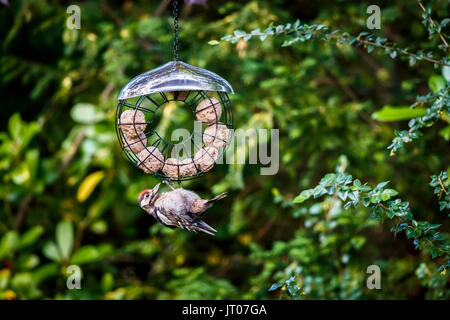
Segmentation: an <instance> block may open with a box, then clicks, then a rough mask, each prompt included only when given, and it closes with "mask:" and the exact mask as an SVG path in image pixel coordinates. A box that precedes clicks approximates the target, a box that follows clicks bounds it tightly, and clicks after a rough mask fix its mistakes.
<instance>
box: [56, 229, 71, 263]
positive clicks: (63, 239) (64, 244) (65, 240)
mask: <svg viewBox="0 0 450 320" xmlns="http://www.w3.org/2000/svg"><path fill="white" fill-rule="evenodd" d="M56 243H57V244H58V248H59V252H60V253H61V256H62V258H64V259H67V258H68V257H69V256H70V253H71V252H72V246H73V226H72V222H70V221H61V222H60V223H58V225H57V226H56Z"/></svg>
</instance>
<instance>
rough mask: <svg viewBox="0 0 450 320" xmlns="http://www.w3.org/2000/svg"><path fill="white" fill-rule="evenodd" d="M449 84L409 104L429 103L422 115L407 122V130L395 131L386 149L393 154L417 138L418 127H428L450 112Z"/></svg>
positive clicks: (415, 105)
mask: <svg viewBox="0 0 450 320" xmlns="http://www.w3.org/2000/svg"><path fill="white" fill-rule="evenodd" d="M448 91H449V85H448V84H447V85H445V87H444V88H442V89H440V90H439V91H437V92H435V93H432V92H430V93H428V94H427V95H425V96H418V97H417V100H416V102H415V103H414V104H413V105H411V108H414V107H417V106H422V105H426V104H428V105H431V106H430V107H429V108H427V109H426V113H425V115H424V116H421V117H417V118H414V119H411V120H410V121H409V122H408V126H409V130H402V131H395V135H396V137H395V138H394V139H393V140H392V143H391V145H389V146H388V149H390V150H391V155H394V154H395V152H397V151H398V150H399V149H400V148H402V147H403V146H404V144H405V143H408V142H411V141H412V140H414V139H418V138H419V137H420V136H421V135H422V133H421V132H420V130H419V129H421V128H423V127H430V126H432V125H433V124H434V123H435V122H436V121H438V120H439V119H441V118H442V117H443V116H445V114H449V113H450V97H449V92H448Z"/></svg>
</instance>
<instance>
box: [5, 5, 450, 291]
mask: <svg viewBox="0 0 450 320" xmlns="http://www.w3.org/2000/svg"><path fill="white" fill-rule="evenodd" d="M10 2H11V3H10V4H9V5H8V6H4V5H2V6H1V7H0V30H1V31H0V39H1V41H0V43H1V46H2V47H1V51H2V52H1V55H0V68H1V77H0V93H1V97H2V108H1V110H0V113H1V117H0V123H1V130H0V178H1V184H0V196H1V203H0V298H1V299H42V298H46V299H236V298H246V299H248V298H250V299H277V298H282V299H284V298H296V299H336V298H341V299H382V298H384V299H406V298H428V299H448V298H449V295H450V290H449V280H448V273H449V271H450V270H449V268H450V266H449V265H448V242H446V241H447V239H448V234H447V233H446V231H447V230H448V227H449V223H448V212H449V191H448V190H449V180H448V179H447V172H448V170H449V163H450V162H449V161H450V152H449V146H448V140H449V139H450V127H449V124H448V122H449V119H450V117H449V114H448V107H449V106H448V103H449V102H448V101H449V98H448V86H449V80H450V79H449V72H450V71H449V69H448V67H443V66H442V64H436V65H435V64H434V63H432V62H430V61H427V60H426V59H424V57H428V58H429V57H431V55H432V57H433V59H437V60H439V61H441V62H443V63H444V64H445V63H447V62H448V59H447V58H448V57H447V56H446V55H448V49H447V48H446V47H445V46H443V44H442V41H441V40H442V39H441V37H440V35H442V36H443V37H445V39H448V36H447V34H448V28H449V24H448V19H447V18H448V16H447V15H448V12H447V9H448V2H447V1H446V0H433V1H426V2H423V5H424V6H425V7H426V8H430V9H431V10H429V11H428V10H427V11H426V12H425V13H424V12H423V10H422V9H421V7H420V6H419V5H418V3H416V2H415V1H406V0H403V1H396V2H395V3H394V2H392V1H381V2H380V3H378V5H379V6H380V7H381V17H382V24H381V30H371V31H370V32H371V34H370V35H369V34H366V33H365V32H367V31H368V30H367V29H366V19H367V17H368V15H367V14H366V8H367V7H368V6H369V5H370V4H372V3H371V2H367V1H334V2H329V1H313V2H312V1H280V0H276V1H246V2H237V1H225V2H223V1H211V0H210V1H208V5H207V7H202V6H192V7H184V8H183V10H182V20H181V25H180V27H181V29H180V59H181V60H184V61H185V62H187V63H190V64H193V65H197V66H199V67H202V68H207V69H209V70H212V71H214V72H216V73H218V74H220V75H222V76H223V77H224V78H226V79H227V80H229V82H230V83H231V84H232V85H233V88H234V90H235V91H236V94H235V95H233V96H231V99H232V104H233V108H234V119H235V124H236V127H237V128H278V129H280V170H279V172H278V173H277V175H276V176H261V175H260V170H259V169H260V166H258V165H217V166H216V167H215V168H214V170H213V171H211V172H210V173H208V174H207V175H206V176H205V177H203V178H201V179H198V180H194V181H190V182H185V183H183V186H184V187H186V188H189V189H193V190H196V191H198V192H199V193H200V194H201V195H203V196H206V197H208V196H211V194H212V193H218V192H222V191H228V192H229V197H228V198H226V199H225V200H223V201H222V202H221V203H218V204H217V205H216V206H215V207H213V208H212V209H211V210H210V211H209V212H208V214H207V216H205V219H206V221H207V222H208V223H209V224H211V225H212V226H214V227H215V228H216V229H217V230H218V233H217V237H216V238H212V237H208V236H204V235H198V234H192V233H189V232H187V231H183V230H171V229H167V228H164V227H162V226H161V225H160V224H157V223H156V222H155V221H154V220H153V219H152V218H151V217H149V216H148V215H146V214H145V213H144V212H143V211H142V210H141V209H140V208H139V207H138V205H137V200H136V199H137V195H138V194H139V192H140V191H141V190H142V189H144V188H148V187H152V186H154V184H155V183H156V182H157V180H156V179H155V178H153V177H151V176H148V175H145V174H143V173H142V172H141V171H140V170H139V169H137V168H134V167H133V166H132V165H131V164H130V163H129V162H127V161H126V159H125V157H124V155H123V154H122V151H121V149H120V147H119V144H118V142H117V141H116V137H115V131H114V114H115V106H116V103H117V101H116V97H117V95H118V92H119V90H120V89H121V87H122V86H123V85H124V84H125V83H127V82H128V81H129V80H130V79H131V78H132V77H134V76H135V75H137V74H140V73H142V72H144V71H147V70H149V69H152V68H155V67H157V66H159V65H161V64H163V63H165V62H167V61H168V60H171V59H172V58H173V57H172V29H171V16H170V13H171V10H170V7H167V2H166V1H152V2H151V3H149V2H148V1H133V2H132V1H84V2H80V3H78V4H79V6H80V8H81V29H79V30H76V29H74V30H70V29H68V28H66V19H67V17H68V16H69V14H67V13H66V9H67V6H68V5H69V4H63V3H60V2H54V1H47V0H36V1H25V0H23V1H10ZM430 17H431V18H432V19H434V21H435V22H436V23H435V25H432V24H431V23H430V22H429V18H430ZM297 19H299V21H301V22H299V24H298V25H297V27H295V28H300V26H303V27H305V25H307V26H312V25H314V28H307V29H306V30H313V31H314V30H315V31H320V32H321V34H324V33H326V32H325V31H326V30H341V31H340V32H341V33H340V34H341V35H342V36H343V37H344V38H345V39H344V40H345V41H340V39H339V38H338V39H334V40H333V41H331V40H332V39H327V38H326V37H315V36H314V32H312V33H311V34H310V33H308V32H309V31H308V32H307V33H306V34H305V33H303V32H304V30H305V29H302V30H300V29H299V30H297V31H295V32H293V33H290V34H288V35H285V34H284V32H282V31H283V30H286V29H288V28H287V27H286V26H287V25H288V23H291V26H290V28H294V24H295V21H296V20H297ZM279 25H283V26H284V27H283V29H278V31H277V29H276V28H277V26H279ZM320 25H322V26H324V27H319V26H320ZM268 26H269V27H270V28H274V29H272V31H270V30H269V31H270V32H272V34H273V35H275V36H274V37H267V36H266V37H263V38H264V39H261V36H262V33H263V32H265V31H262V32H261V31H259V33H258V32H256V33H258V37H259V39H256V40H255V41H253V40H252V41H249V40H250V38H249V37H245V35H246V34H247V33H246V32H251V30H267V29H266V28H267V27H268ZM325 27H326V28H325ZM236 30H246V31H240V32H238V34H236V33H235V31H236ZM270 32H269V33H270ZM296 32H297V33H296ZM298 32H300V33H298ZM277 33H279V35H278V36H277ZM361 33H363V35H362V37H364V38H363V40H365V41H371V42H375V45H372V47H371V45H370V44H367V43H366V44H364V43H363V42H360V41H356V36H357V35H361ZM372 34H373V36H372ZM226 35H234V36H237V37H239V39H237V40H236V41H234V43H231V42H232V41H230V42H221V41H218V39H221V38H223V37H224V36H226ZM285 36H287V37H288V43H286V42H285V41H286V40H287V39H286V38H285ZM296 37H297V38H298V39H296ZM352 37H355V40H354V41H353V38H352ZM371 37H373V38H371ZM241 38H242V39H241ZM244 38H245V39H244ZM379 39H381V40H379ZM384 39H389V41H387V40H384ZM230 40H231V39H230ZM261 40H263V41H261ZM289 41H291V42H289ZM350 42H351V43H350ZM355 42H358V43H360V45H359V46H358V45H356V43H355ZM377 42H379V43H377ZM386 43H389V45H392V46H394V47H395V48H401V50H397V49H396V50H387V51H386V50H384V49H383V48H379V47H378V46H377V45H385V44H386ZM283 44H284V46H283ZM405 48H408V52H411V53H414V55H415V57H414V61H412V59H411V58H410V57H411V55H410V54H405V52H403V51H402V50H404V49H405ZM394 52H395V53H394ZM403 56H407V60H406V61H405V60H403V59H397V57H400V58H401V57H403ZM418 102H419V105H418V104H417V103H418ZM409 105H413V106H414V109H409V108H408V107H405V106H409ZM171 116H172V117H173V118H174V119H175V120H174V121H177V115H171ZM178 120H180V119H178ZM408 120H409V127H410V129H409V130H404V129H405V127H406V126H407V125H408V124H407V123H406V122H408ZM180 121H181V120H180ZM418 129H423V130H421V132H420V131H419V130H418ZM396 130H398V132H397V133H394V131H396ZM419 137H420V138H419ZM412 139H414V141H412ZM392 140H393V144H394V143H395V146H394V147H391V149H392V150H394V151H395V155H391V154H390V151H389V150H387V147H388V146H389V145H390V144H391V142H392ZM405 142H410V143H408V144H405ZM329 172H331V173H333V172H336V173H335V174H334V175H333V174H332V175H326V174H327V173H329ZM350 175H351V176H350ZM322 177H324V179H325V180H323V179H322ZM337 177H339V179H341V178H342V179H343V181H340V180H339V179H337ZM321 179H322V180H321ZM347 180H348V181H347ZM357 181H358V182H357ZM359 181H364V182H366V181H367V183H368V184H367V185H365V184H364V185H363V184H362V183H361V182H359ZM382 181H390V184H389V188H387V187H386V185H384V184H381V183H380V182H382ZM341 182H343V183H341ZM347 182H348V183H347ZM316 185H317V186H318V187H314V186H316ZM331 186H333V188H337V189H333V190H331V189H330V187H331ZM350 186H352V187H355V188H354V189H352V190H351V192H348V191H349V190H348V188H350ZM368 186H371V187H370V188H369V189H367V188H368ZM322 187H323V188H322ZM373 187H375V188H374V189H371V188H373ZM430 187H431V188H430ZM310 188H313V189H310ZM316 188H318V189H316ZM365 188H366V189H365ZM322 189H323V190H322ZM363 189H364V190H363ZM302 190H307V191H304V192H303V193H302ZM314 190H315V191H314ZM316 191H317V193H316ZM354 191H360V192H361V194H358V195H355V194H354ZM346 192H347V193H346ZM345 193H346V194H345ZM344 195H345V197H344ZM299 196H300V198H298V197H299ZM296 197H297V198H296ZM347 197H349V199H350V200H351V201H352V203H350V205H346V203H347V202H348V199H347ZM371 197H373V199H374V200H373V201H372V198H371ZM391 197H392V198H394V197H397V198H399V199H402V200H399V201H400V202H395V201H397V200H393V199H390V198H391ZM308 198H311V199H309V200H308ZM367 198H368V201H369V202H370V203H371V205H369V204H368V205H367V206H366V205H365V203H367V202H365V201H367ZM294 199H296V200H294ZM300 200H301V201H300ZM356 200H358V201H361V202H362V204H363V205H362V206H359V205H358V206H356V205H355V204H357V203H359V202H356V203H355V201H356ZM387 201H393V202H387ZM394 202H395V203H394ZM352 204H354V205H355V206H353V205H352ZM376 204H381V205H380V206H378V207H379V208H380V210H381V211H379V210H378V209H377V210H374V208H372V205H376ZM382 206H387V207H388V208H387V209H386V208H383V207H382ZM394 206H396V207H395V208H394ZM391 207H392V208H391ZM391 209H392V210H391ZM389 210H391V211H389ZM402 210H403V211H402ZM383 212H386V216H383V214H381V213H383ZM403 213H405V215H406V216H407V217H408V218H411V219H408V224H407V226H406V225H403V227H401V223H403V221H401V222H400V224H399V221H397V219H396V218H395V219H390V218H393V217H394V216H395V217H399V218H401V217H403V216H404V214H403ZM410 215H411V216H410ZM413 221H415V223H416V224H417V225H416V224H415V223H414V222H413ZM426 223H428V224H426ZM437 225H440V226H439V232H437V231H433V232H431V233H427V232H429V231H430V230H435V229H436V228H437ZM399 228H402V229H401V230H399ZM391 229H392V230H393V231H394V233H392V232H391ZM407 230H411V231H407ZM398 231H406V232H398ZM397 232H398V233H397ZM408 232H409V234H408ZM422 232H423V233H424V234H425V233H427V234H426V235H424V237H425V238H421V236H422ZM419 233H420V234H419ZM436 233H438V236H437V238H434V240H433V239H431V240H432V241H435V242H438V243H439V244H441V246H440V247H439V250H441V251H437V252H436V251H435V252H433V251H432V250H433V249H432V248H433V246H426V245H424V243H423V242H426V241H427V240H430V239H429V238H426V237H427V236H431V237H436V236H435V235H436ZM408 238H415V239H416V240H417V239H418V242H417V243H416V242H413V241H411V240H409V239H408ZM71 264H76V265H79V266H80V267H81V269H82V274H83V278H82V281H81V290H69V289H68V288H67V286H66V280H67V276H68V275H67V274H66V268H67V266H69V265H71ZM372 264H376V265H379V266H380V268H381V270H382V278H381V283H382V289H381V290H369V289H368V288H367V287H366V279H367V277H368V274H367V273H366V269H367V267H368V266H369V265H372Z"/></svg>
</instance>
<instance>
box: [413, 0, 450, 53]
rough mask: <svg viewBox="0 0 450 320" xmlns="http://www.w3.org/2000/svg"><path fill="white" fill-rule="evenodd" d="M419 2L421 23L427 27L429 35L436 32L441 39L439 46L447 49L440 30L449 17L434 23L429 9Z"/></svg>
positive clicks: (448, 20) (445, 24) (449, 20)
mask: <svg viewBox="0 0 450 320" xmlns="http://www.w3.org/2000/svg"><path fill="white" fill-rule="evenodd" d="M418 3H419V7H420V8H421V9H422V11H423V14H422V18H423V20H422V24H423V25H424V26H425V27H426V28H427V29H428V33H429V34H430V35H432V34H438V35H439V37H440V38H441V40H442V43H443V46H439V47H440V48H442V49H443V50H444V51H446V50H447V49H448V43H447V41H446V40H445V37H444V36H443V35H442V33H441V30H442V29H443V28H445V27H446V26H447V24H448V23H449V22H450V18H445V19H444V20H442V21H441V23H439V24H436V22H434V20H433V18H431V9H429V8H428V9H425V7H424V6H423V4H422V1H420V0H419V1H418Z"/></svg>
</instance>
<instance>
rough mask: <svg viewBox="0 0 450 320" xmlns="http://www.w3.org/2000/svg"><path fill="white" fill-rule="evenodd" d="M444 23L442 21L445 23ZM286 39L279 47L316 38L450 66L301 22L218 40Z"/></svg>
mask: <svg viewBox="0 0 450 320" xmlns="http://www.w3.org/2000/svg"><path fill="white" fill-rule="evenodd" d="M446 23H447V22H445V21H444V24H446ZM280 35H282V36H285V37H286V38H287V39H286V40H285V41H284V42H283V44H282V46H283V47H287V46H291V45H293V44H294V43H296V42H306V41H308V40H310V39H313V38H316V39H319V40H325V41H327V42H329V41H332V40H334V41H335V42H336V44H337V45H342V44H345V43H346V44H348V45H354V46H357V47H359V46H363V47H364V48H366V49H367V52H369V53H371V52H372V51H373V50H374V49H375V48H378V49H383V52H384V53H385V54H387V55H389V56H390V57H391V58H392V59H395V58H396V57H397V56H399V57H401V58H405V59H408V61H409V64H410V65H414V64H415V63H416V61H419V60H425V61H428V62H431V63H434V64H435V66H436V67H437V66H438V65H442V66H450V61H449V59H447V58H445V57H444V58H442V59H437V58H435V57H434V55H433V53H432V52H425V51H424V50H419V51H417V52H415V53H413V52H409V49H408V48H399V47H398V46H397V44H395V43H391V42H388V40H387V39H386V38H383V37H378V36H375V35H373V34H371V33H369V32H365V31H364V32H361V33H360V34H359V35H357V36H354V35H350V34H349V33H347V32H343V31H340V30H337V29H336V30H331V29H329V28H328V27H327V26H325V25H323V24H311V25H308V24H306V23H301V22H300V20H297V21H295V23H288V24H286V25H283V24H280V25H277V26H273V25H270V26H269V27H267V28H266V29H265V30H264V31H261V30H260V29H259V28H258V29H254V30H252V31H251V32H250V33H247V32H245V31H242V30H235V31H234V32H233V34H231V35H226V36H224V37H222V38H221V39H220V40H221V41H229V42H231V43H233V44H234V43H237V42H238V41H239V40H243V41H249V40H250V39H252V38H253V37H259V39H260V40H261V41H264V40H265V39H266V38H267V37H268V36H280ZM219 43H220V42H219V41H217V40H212V41H209V44H210V45H217V44H219Z"/></svg>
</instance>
